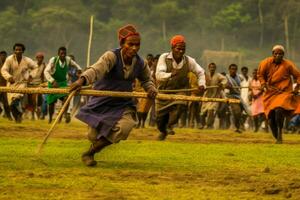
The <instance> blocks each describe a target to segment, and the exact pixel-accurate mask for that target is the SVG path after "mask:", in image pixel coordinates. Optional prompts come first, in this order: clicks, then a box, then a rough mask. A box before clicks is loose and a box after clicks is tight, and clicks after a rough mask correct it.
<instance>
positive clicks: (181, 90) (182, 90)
mask: <svg viewBox="0 0 300 200" xmlns="http://www.w3.org/2000/svg"><path fill="white" fill-rule="evenodd" d="M219 87H220V86H218V85H211V86H206V89H207V90H209V89H214V88H219ZM232 88H234V89H242V88H250V87H248V86H240V87H236V86H234V87H232ZM252 88H253V87H252ZM197 90H199V89H198V88H187V89H177V90H159V92H164V93H169V92H170V93H172V92H193V91H197Z"/></svg>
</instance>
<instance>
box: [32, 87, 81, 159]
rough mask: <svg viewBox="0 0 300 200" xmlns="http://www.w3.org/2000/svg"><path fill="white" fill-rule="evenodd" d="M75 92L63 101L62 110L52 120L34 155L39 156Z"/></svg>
mask: <svg viewBox="0 0 300 200" xmlns="http://www.w3.org/2000/svg"><path fill="white" fill-rule="evenodd" d="M76 92H77V90H74V91H73V92H71V94H70V95H69V96H68V98H67V100H66V101H65V103H64V105H63V106H62V108H61V109H60V111H59V113H58V115H57V117H56V119H55V120H54V122H53V124H52V125H51V127H50V129H49V130H48V132H47V134H46V136H45V137H44V140H43V142H42V143H41V144H40V145H39V147H38V149H37V151H36V154H40V153H41V151H42V148H43V146H44V144H46V142H47V140H48V138H49V137H50V135H51V133H52V131H53V129H54V127H55V126H56V124H57V122H58V121H59V119H60V118H61V117H62V115H63V114H64V112H65V110H66V109H67V107H68V104H69V103H70V101H71V99H72V97H73V96H74V95H75V94H76Z"/></svg>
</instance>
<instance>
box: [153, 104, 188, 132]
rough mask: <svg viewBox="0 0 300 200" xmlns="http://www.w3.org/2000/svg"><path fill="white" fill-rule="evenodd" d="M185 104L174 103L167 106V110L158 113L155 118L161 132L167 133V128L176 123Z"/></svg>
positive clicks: (185, 107) (184, 108)
mask: <svg viewBox="0 0 300 200" xmlns="http://www.w3.org/2000/svg"><path fill="white" fill-rule="evenodd" d="M186 109H187V106H185V105H174V106H172V107H170V108H169V112H167V113H166V114H164V115H158V116H157V118H156V123H157V128H158V130H159V131H160V132H162V133H167V129H168V128H169V129H172V128H173V126H174V125H175V124H177V122H178V119H179V117H180V116H181V114H182V113H183V112H184V111H186Z"/></svg>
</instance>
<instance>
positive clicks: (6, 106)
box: [0, 92, 12, 119]
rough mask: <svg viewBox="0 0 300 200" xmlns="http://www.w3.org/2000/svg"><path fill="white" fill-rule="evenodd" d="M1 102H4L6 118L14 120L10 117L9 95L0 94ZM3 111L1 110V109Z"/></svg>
mask: <svg viewBox="0 0 300 200" xmlns="http://www.w3.org/2000/svg"><path fill="white" fill-rule="evenodd" d="M0 102H2V104H3V108H4V112H5V116H6V117H7V118H8V119H12V118H11V115H10V108H9V105H8V101H7V93H4V92H3V93H2V92H1V93H0ZM0 109H1V108H0Z"/></svg>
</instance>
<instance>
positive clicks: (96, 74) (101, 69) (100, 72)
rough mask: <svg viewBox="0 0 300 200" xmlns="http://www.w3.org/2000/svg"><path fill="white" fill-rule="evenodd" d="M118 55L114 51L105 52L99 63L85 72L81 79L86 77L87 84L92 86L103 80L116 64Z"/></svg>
mask: <svg viewBox="0 0 300 200" xmlns="http://www.w3.org/2000/svg"><path fill="white" fill-rule="evenodd" d="M116 59H117V58H116V55H115V54H114V52H112V51H107V52H105V53H104V54H103V55H102V56H101V57H100V58H99V59H98V61H97V62H96V63H95V64H93V65H91V66H90V67H88V68H87V70H85V71H84V72H83V73H82V74H81V76H80V77H84V78H85V80H86V84H87V85H89V84H92V83H94V82H95V81H96V80H99V79H102V78H103V77H104V75H105V74H107V73H108V72H109V71H110V70H111V69H112V67H113V66H114V64H115V63H116Z"/></svg>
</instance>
